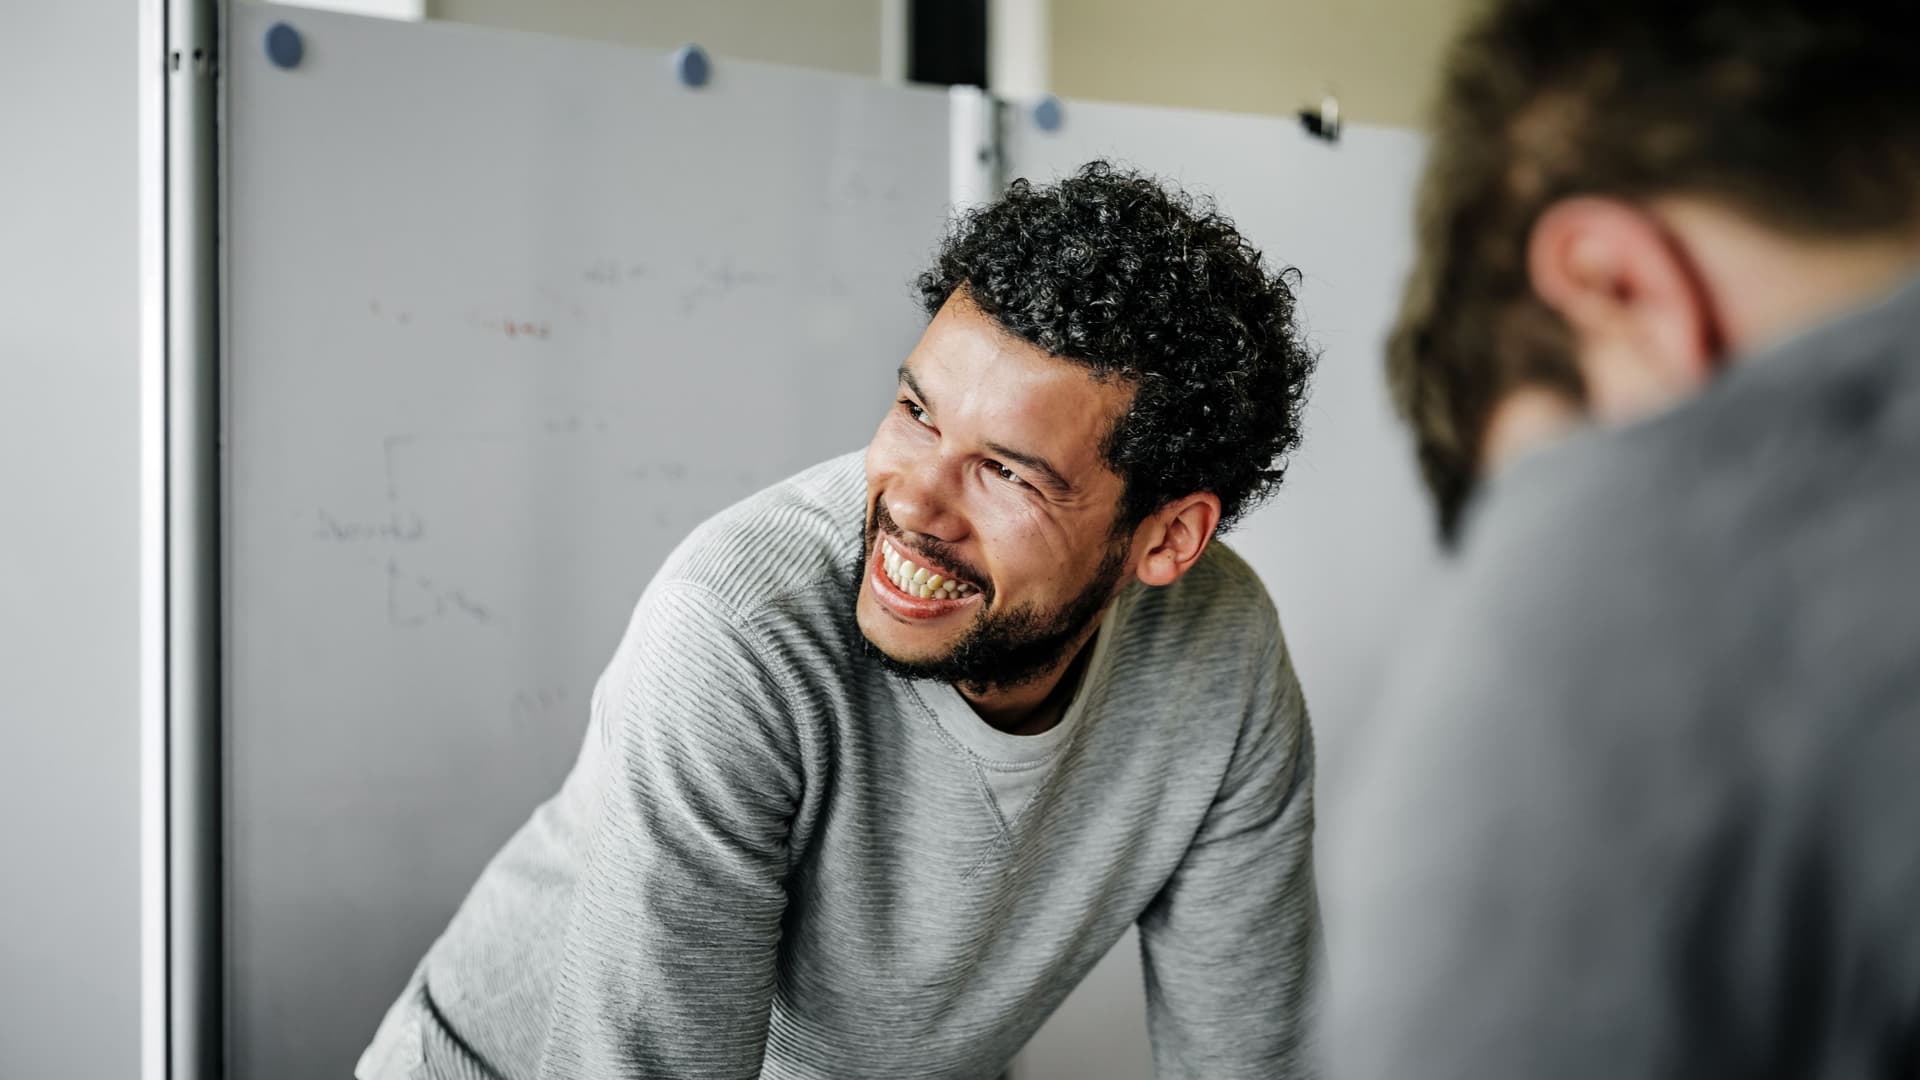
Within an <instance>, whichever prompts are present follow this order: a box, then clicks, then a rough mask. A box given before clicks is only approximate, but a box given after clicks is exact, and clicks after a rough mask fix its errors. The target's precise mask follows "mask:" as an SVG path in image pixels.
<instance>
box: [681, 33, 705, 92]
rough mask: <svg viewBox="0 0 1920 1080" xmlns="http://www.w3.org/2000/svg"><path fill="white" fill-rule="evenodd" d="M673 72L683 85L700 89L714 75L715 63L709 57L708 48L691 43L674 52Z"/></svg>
mask: <svg viewBox="0 0 1920 1080" xmlns="http://www.w3.org/2000/svg"><path fill="white" fill-rule="evenodd" d="M673 74H674V76H675V77H676V78H678V79H679V80H680V85H681V86H691V87H694V88H695V89H698V88H699V87H702V86H705V85H707V80H708V79H709V78H711V77H712V76H713V63H712V61H710V60H708V59H707V50H705V49H703V48H701V47H700V46H698V45H694V44H691V43H689V44H686V45H682V46H680V48H679V49H678V50H676V51H675V52H674V54H673Z"/></svg>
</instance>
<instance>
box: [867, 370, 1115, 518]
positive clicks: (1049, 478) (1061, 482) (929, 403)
mask: <svg viewBox="0 0 1920 1080" xmlns="http://www.w3.org/2000/svg"><path fill="white" fill-rule="evenodd" d="M899 374H900V381H901V382H903V383H906V384H907V389H909V390H911V391H913V396H914V397H917V398H919V399H920V404H922V405H924V406H926V408H927V411H928V412H932V411H933V399H932V398H930V397H928V396H927V392H926V391H925V390H922V389H921V388H920V380H918V379H916V378H914V377H913V372H911V371H908V370H907V365H905V364H901V365H900V373H899ZM986 445H987V449H988V450H990V451H992V452H993V453H994V454H995V455H996V456H999V457H1003V458H1006V459H1007V460H1008V461H1011V462H1013V463H1014V464H1015V465H1018V466H1020V467H1021V468H1023V469H1026V470H1027V471H1028V472H1031V473H1033V474H1034V478H1035V479H1036V480H1038V481H1039V482H1040V483H1042V484H1044V485H1045V486H1047V487H1049V488H1052V489H1053V490H1054V491H1055V492H1056V493H1058V494H1061V495H1071V494H1073V493H1074V491H1076V490H1077V489H1076V488H1075V487H1074V486H1073V482H1072V481H1070V480H1068V479H1067V478H1066V477H1065V476H1062V475H1061V473H1060V470H1059V469H1056V468H1054V467H1053V463H1052V462H1050V461H1048V460H1047V459H1046V458H1043V457H1041V456H1040V455H1038V454H1029V453H1026V452H1024V451H1021V450H1015V449H1014V448H1013V447H1011V446H1004V445H1002V444H1000V443H997V442H990V443H988V444H986Z"/></svg>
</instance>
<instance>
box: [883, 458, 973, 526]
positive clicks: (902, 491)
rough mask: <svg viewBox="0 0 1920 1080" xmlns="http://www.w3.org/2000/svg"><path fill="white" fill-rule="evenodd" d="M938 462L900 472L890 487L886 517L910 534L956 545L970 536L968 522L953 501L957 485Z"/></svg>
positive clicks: (921, 463)
mask: <svg viewBox="0 0 1920 1080" xmlns="http://www.w3.org/2000/svg"><path fill="white" fill-rule="evenodd" d="M946 472H947V470H946V469H945V468H944V467H943V466H942V465H941V464H940V463H938V462H937V461H928V462H916V463H914V464H912V465H908V466H906V467H905V468H903V469H901V470H900V471H899V472H898V473H896V474H895V476H894V482H893V483H892V484H890V485H888V490H887V494H886V500H887V515H888V516H889V517H891V518H892V519H893V523H894V524H895V525H898V526H900V527H901V528H902V529H905V530H906V531H908V532H910V533H918V534H920V535H921V536H927V537H931V538H933V539H935V540H941V541H944V542H946V543H956V542H958V541H960V540H961V539H963V538H965V536H966V534H967V527H966V519H965V518H964V517H962V516H961V515H960V513H959V510H958V508H957V507H956V505H955V503H954V500H953V499H952V498H951V495H952V493H953V492H954V491H955V490H956V487H955V482H954V481H953V480H952V479H950V478H949V477H947V476H946Z"/></svg>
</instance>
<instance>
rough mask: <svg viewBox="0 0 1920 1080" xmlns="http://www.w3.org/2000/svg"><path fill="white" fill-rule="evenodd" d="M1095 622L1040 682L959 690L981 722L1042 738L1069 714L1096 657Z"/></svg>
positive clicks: (1008, 731) (1004, 729)
mask: <svg viewBox="0 0 1920 1080" xmlns="http://www.w3.org/2000/svg"><path fill="white" fill-rule="evenodd" d="M1098 628H1099V623H1097V622H1096V623H1095V624H1094V626H1093V627H1091V628H1089V629H1088V630H1087V631H1086V633H1084V634H1082V635H1081V636H1080V639H1079V640H1078V641H1076V642H1075V643H1074V645H1073V647H1072V648H1070V649H1068V650H1067V653H1066V655H1065V656H1063V657H1061V659H1060V662H1059V663H1058V664H1055V665H1054V666H1053V668H1052V669H1050V670H1049V671H1047V672H1046V673H1045V674H1043V675H1041V676H1040V677H1039V678H1037V679H1031V680H1028V681H1027V682H1023V683H1021V684H1020V685H1018V686H1009V687H990V688H982V687H969V686H965V685H962V686H959V687H956V689H958V690H959V691H960V696H961V697H963V698H965V699H966V701H967V704H968V705H971V706H972V707H973V711H974V712H975V713H977V714H979V716H980V719H982V720H985V721H986V722H987V723H988V724H990V725H992V726H993V727H996V728H998V729H1000V730H1001V731H1004V732H1006V733H1007V734H1009V735H1038V734H1040V733H1041V732H1044V731H1048V730H1051V729H1052V728H1053V726H1054V725H1056V724H1058V723H1059V722H1060V720H1061V718H1063V717H1064V716H1066V713H1067V705H1068V704H1069V703H1071V702H1072V701H1073V695H1074V692H1075V691H1076V690H1078V689H1079V687H1080V680H1081V677H1082V676H1083V675H1085V674H1086V669H1087V661H1088V659H1089V658H1090V657H1092V655H1093V650H1092V649H1091V648H1089V646H1090V645H1091V644H1092V642H1093V638H1094V635H1095V634H1096V633H1097V632H1098Z"/></svg>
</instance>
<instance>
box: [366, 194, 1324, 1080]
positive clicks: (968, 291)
mask: <svg viewBox="0 0 1920 1080" xmlns="http://www.w3.org/2000/svg"><path fill="white" fill-rule="evenodd" d="M919 289H920V293H921V296H922V298H923V300H924V302H925V305H926V309H927V311H928V313H929V314H930V315H931V316H932V318H931V321H930V323H929V325H928V327H927V330H926V333H925V335H924V336H923V337H922V338H921V340H920V342H919V344H918V346H917V347H916V348H915V349H914V350H913V352H912V353H911V355H909V356H908V357H907V358H906V360H905V362H904V363H903V364H902V365H901V367H900V370H899V385H898V393H897V400H896V401H895V402H894V404H893V405H892V407H891V408H889V409H888V410H887V412H886V414H885V416H884V417H882V419H881V421H880V425H879V429H878V430H877V431H876V432H875V433H874V436H873V439H872V441H871V443H870V444H869V445H868V447H867V450H866V453H865V454H864V455H858V454H855V455H849V456H847V457H844V458H841V459H838V460H835V461H830V462H827V463H825V464H823V465H820V466H818V467H816V468H814V469H812V470H809V471H807V472H805V473H802V474H801V475H799V476H797V477H795V478H793V479H792V480H790V481H788V482H786V483H783V484H780V485H778V486H776V487H774V488H771V489H769V490H767V491H765V492H762V493H761V494H759V495H756V496H754V497H753V498H750V499H748V500H747V501H745V502H743V503H741V504H739V505H738V506H735V507H733V508H732V509H730V510H727V511H725V512H724V513H722V514H720V515H719V516H718V517H716V518H714V519H713V520H711V521H709V522H708V523H706V524H705V525H703V526H702V527H700V528H699V529H698V530H696V531H695V532H694V534H693V535H692V536H691V537H689V538H688V540H687V541H686V542H685V543H684V544H682V545H681V547H680V548H679V550H678V551H677V552H676V553H675V554H674V555H673V556H672V557H670V558H669V560H668V562H667V564H666V566H665V567H664V568H663V569H662V570H661V571H660V573H659V575H658V576H657V577H656V578H655V580H654V582H653V584H652V585H651V586H650V587H649V588H648V590H647V592H646V595H645V596H644V597H643V598H642V600H641V602H640V605H639V608H638V610H637V611H636V612H635V615H634V618H633V622H632V624H631V626H630V628H629V630H628V633H627V635H626V638H625V640H624V641H623V642H622V644H621V646H620V648H619V651H618V652H617V654H616V655H615V657H614V659H613V662H612V664H611V665H610V666H609V668H608V670H607V672H606V675H605V676H604V677H603V678H602V680H601V683H600V686H599V689H598V692H597V693H596V694H595V699H594V702H593V706H592V709H591V719H590V724H589V728H588V732H587V737H586V740H585V745H584V747H583V749H582V751H581V754H580V758H579V762H578V764H577V765H576V766H575V768H574V771H573V773H572V774H571V775H570V776H569V778H568V780H567V782H566V784H565V786H564V787H563V788H562V790H561V791H560V793H559V794H558V795H557V796H556V797H555V798H554V799H552V800H551V801H549V802H548V803H547V804H546V805H544V806H543V807H541V808H540V809H539V810H538V811H537V812H536V813H535V815H534V817H533V819H532V820H531V821H530V822H529V823H528V824H527V825H526V826H525V827H524V828H523V829H522V830H521V831H520V833H519V834H518V835H516V836H515V837H514V838H513V840H511V841H510V842H509V843H508V845H507V847H506V848H505V849H504V850H503V851H502V852H501V853H500V854H499V855H498V856H497V857H496V858H495V860H494V861H493V863H492V865H490V866H489V867H488V868H487V870H486V872H485V873H484V875H483V876H482V877H481V880H480V882H479V883H478V884H477V885H476V886H475V888H474V890H473V893H472V894H471V896H469V898H468V900H467V902H466V903H465V905H464V906H463V907H462V908H461V910H460V912H459V913H458V914H457V915H456V916H455V918H454V921H453V923H452V925H451V926H450V927H449V928H448V930H447V931H446V933H445V934H444V935H443V936H442V938H441V939H440V940H439V941H438V942H437V943H436V944H435V945H434V947H433V948H432V950H431V951H430V952H429V954H428V955H427V957H426V959H425V960H424V961H423V962H422V963H421V964H420V966H419V968H418V969H417V971H416V973H415V976H414V978H413V980H412V981H411V983H410V984H409V986H408V987H407V989H406V991H405V993H404V994H403V996H402V998H401V1000H400V1001H399V1002H398V1003H397V1004H396V1005H395V1006H394V1007H393V1009H392V1010H391V1011H390V1012H389V1014H388V1016H387V1019H386V1021H385V1023H384V1024H383V1025H382V1027H381V1029H380V1032H379V1033H378V1035H377V1036H376V1037H375V1040H374V1044H373V1046H372V1047H370V1048H369V1049H368V1051H367V1053H366V1054H365V1056H364V1057H363V1058H362V1060H361V1063H360V1069H359V1075H360V1076H361V1077H363V1078H367V1080H373V1078H388V1077H513V1078H518V1077H532V1076H545V1077H616V1076H621V1077H625V1076H646V1077H675V1078H685V1077H755V1076H764V1077H780V1078H787V1077H793V1078H801V1077H806V1078H828V1077H832V1078H840V1080H844V1078H850V1077H886V1078H889V1080H893V1078H900V1077H915V1078H926V1077H953V1078H979V1080H990V1078H992V1077H995V1076H998V1075H1000V1074H1001V1072H1002V1071H1003V1070H1004V1069H1005V1068H1006V1067H1007V1064H1008V1062H1009V1060H1010V1059H1011V1058H1012V1057H1013V1055H1014V1054H1015V1052H1016V1051H1018V1050H1019V1049H1020V1047H1021V1046H1022V1045H1023V1044H1024V1043H1025V1042H1026V1041H1027V1039H1028V1038H1029V1037H1030V1036H1031V1035H1032V1034H1033V1033H1034V1031H1035V1030H1036V1029H1037V1028H1039V1026H1040V1024H1041V1023H1042V1022H1043V1021H1044V1020H1045V1019H1046V1018H1047V1016H1048V1015H1049V1014H1050V1013H1051V1012H1052V1011H1053V1009H1054V1008H1055V1006H1057V1005H1058V1004H1059V1003H1060V1001H1061V1000H1062V999H1063V998H1064V997H1065V996H1066V995H1067V993H1068V992H1069V991H1070V990H1071V989H1072V988H1073V987H1074V985H1075V984H1077V983H1078V982H1079V981H1080V980H1081V978H1082V977H1083V976H1085V975H1086V973H1087V971H1088V970H1089V969H1090V968H1091V967H1092V966H1093V965H1094V963H1095V962H1096V961H1098V960H1099V959H1100V957H1101V956H1102V955H1103V954H1104V953H1105V952H1106V951H1107V950H1108V949H1109V948H1110V947H1111V946H1112V945H1113V944H1114V942H1115V941H1117V940H1118V939H1119V938H1120V936H1121V935H1122V934H1123V933H1124V932H1125V931H1126V929H1127V928H1128V927H1129V926H1132V925H1136V924H1137V925H1138V926H1139V928H1140V938H1141V943H1142V948H1143V951H1144V958H1145V963H1146V973H1147V985H1146V989H1147V998H1148V1003H1149V1009H1148V1022H1149V1030H1150V1033H1151V1035H1152V1039H1153V1044H1154V1056H1155V1059H1156V1063H1157V1066H1158V1071H1159V1075H1160V1076H1162V1077H1196V1078H1197V1077H1205V1078H1208V1080H1224V1078H1232V1077H1262V1078H1268V1077H1286V1076H1295V1075H1302V1074H1303V1073H1304V1071H1305V1070H1304V1067H1303V1054H1304V1048H1303V1045H1302V1039H1301V1034H1302V1027H1303V1023H1304V1017H1303V1015H1302V1014H1303V1011H1304V1007H1305V1004H1306V998H1307V995H1308V993H1309V990H1310V982H1311V975H1312V970H1313V966H1314V957H1315V955H1316V952H1317V949H1318V919H1317V908H1316V902H1315V897H1314V886H1313V874H1312V869H1311V862H1310V848H1311V838H1312V828H1313V801H1312V777H1313V752H1312V743H1311V739H1310V736H1309V732H1308V727H1307V720H1306V713H1305V708H1304V706H1303V704H1302V701H1301V697H1300V690H1299V686H1298V684H1297V683H1296V681H1295V679H1294V676H1293V672H1292V670H1291V668H1290V666H1289V664H1288V660H1287V653H1286V649H1285V646H1284V645H1283V643H1282V641H1281V636H1280V629H1279V624H1278V622H1277V620H1276V618H1275V615H1274V610H1273V606H1272V604H1271V603H1270V602H1269V601H1268V599H1267V597H1266V593H1265V591H1264V590H1263V589H1262V588H1261V586H1260V583H1259V581H1258V580H1257V579H1256V578H1255V577H1254V575H1253V574H1252V573H1251V572H1250V571H1249V570H1248V569H1247V566H1246V564H1244V563H1243V562H1241V561H1240V560H1239V559H1238V558H1236V557H1235V556H1234V555H1233V554H1232V553H1231V552H1229V551H1228V550H1226V549H1225V548H1224V547H1223V546H1221V545H1219V544H1217V543H1213V541H1214V539H1215V538H1216V536H1217V534H1218V533H1219V532H1220V531H1221V530H1222V529H1223V528H1225V527H1226V526H1227V525H1230V524H1231V523H1232V522H1233V521H1234V520H1235V519H1236V518H1237V517H1239V516H1240V515H1241V514H1242V513H1243V512H1245V511H1246V510H1247V509H1248V508H1249V507H1250V506H1251V505H1253V504H1254V503H1255V502H1256V501H1257V500H1258V499H1259V498H1260V497H1261V496H1262V495H1263V494H1265V493H1266V492H1267V491H1268V490H1269V489H1270V488H1271V487H1272V485H1273V484H1275V483H1276V482H1277V481H1278V480H1279V478H1280V473H1281V465H1282V462H1283V459H1284V457H1285V455H1286V454H1287V453H1288V452H1289V451H1291V450H1292V449H1293V447H1294V446H1295V445H1296V444H1297V443H1298V441H1299V431H1300V427H1299V420H1300V411H1301V406H1302V403H1303V400H1304V395H1305V389H1306V380H1307V376H1308V373H1309V371H1310V369H1311V367H1312V355H1311V353H1310V352H1309V351H1308V350H1307V349H1306V348H1305V347H1304V346H1303V344H1302V342H1301V340H1300V337H1299V335H1298V332H1297V330H1296V328H1295V326H1294V324H1293V297H1292V293H1291V292H1290V290H1289V288H1288V281H1287V279H1286V278H1285V277H1284V276H1281V275H1277V274H1275V273H1272V272H1270V271H1269V270H1268V269H1266V268H1265V267H1263V265H1262V263H1261V259H1260V255H1259V253H1258V252H1257V251H1255V250H1254V249H1253V248H1252V247H1251V246H1249V245H1248V244H1247V242H1246V241H1245V240H1244V239H1243V238H1241V237H1240V235H1239V234H1238V233H1236V232H1235V231H1234V229H1233V227H1232V225H1231V223H1229V222H1228V221H1226V220H1225V219H1224V218H1222V217H1220V216H1219V215H1218V214H1217V213H1215V212H1214V211H1213V210H1212V209H1211V207H1209V206H1207V205H1204V204H1197V203H1195V202H1193V201H1191V200H1189V199H1187V198H1186V197H1184V196H1181V195H1178V194H1175V193H1170V192H1168V191H1167V190H1165V189H1163V188H1161V187H1160V186H1158V185H1157V184H1155V183H1154V182H1152V181H1150V180H1148V179H1145V178H1142V177H1140V176H1137V175H1133V174H1130V173H1126V172H1123V171H1117V170H1114V169H1111V168H1109V167H1107V166H1105V165H1102V164H1095V165H1091V166H1088V167H1087V168H1086V169H1084V170H1082V171H1081V172H1080V173H1079V174H1078V175H1076V176H1073V177H1071V178H1068V179H1066V180H1063V181H1061V182H1059V183H1058V184H1056V185H1053V186H1050V187H1034V186H1030V185H1028V184H1026V183H1025V182H1017V183H1016V184H1014V185H1013V187H1012V188H1011V189H1010V190H1009V192H1008V193H1007V195H1006V196H1005V197H1004V198H1003V199H1002V200H1000V201H999V202H997V203H995V204H992V205H990V206H987V207H985V208H982V209H980V210H978V211H975V212H973V213H972V214H970V215H968V216H967V217H965V218H964V219H963V220H962V221H961V222H960V223H959V225H958V227H957V228H956V229H955V230H954V232H953V233H952V234H951V235H950V236H949V238H948V239H947V241H946V242H945V244H944V246H943V248H942V250H941V251H940V253H939V255H938V257H937V260H936V262H935V265H934V266H933V267H932V268H931V269H930V270H928V271H927V272H926V273H925V274H924V275H923V276H922V277H921V279H920V281H919Z"/></svg>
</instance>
